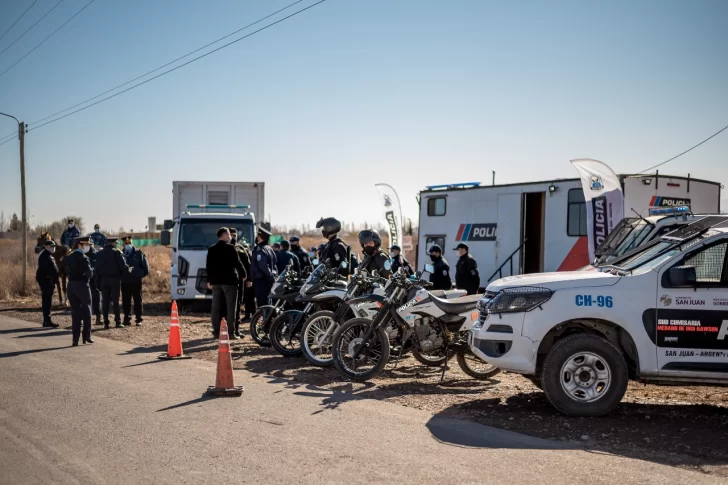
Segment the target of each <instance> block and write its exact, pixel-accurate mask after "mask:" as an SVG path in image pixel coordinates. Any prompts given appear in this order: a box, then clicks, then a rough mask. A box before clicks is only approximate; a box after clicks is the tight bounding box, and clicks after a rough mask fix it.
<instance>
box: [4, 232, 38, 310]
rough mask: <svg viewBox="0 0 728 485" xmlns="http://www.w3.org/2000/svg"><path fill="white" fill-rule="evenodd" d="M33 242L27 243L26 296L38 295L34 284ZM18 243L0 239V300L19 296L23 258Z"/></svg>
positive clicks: (34, 260) (20, 245)
mask: <svg viewBox="0 0 728 485" xmlns="http://www.w3.org/2000/svg"><path fill="white" fill-rule="evenodd" d="M34 248H35V240H33V241H32V242H29V243H28V288H27V289H26V295H27V294H35V293H40V292H39V290H38V287H37V286H38V285H36V283H35V270H36V268H37V267H38V258H37V256H36V255H35V254H34V252H33V249H34ZM21 249H22V244H21V242H20V241H14V240H10V239H0V300H8V299H10V298H14V297H17V296H23V295H21V290H22V283H23V265H22V262H23V256H22V254H21V252H22V251H21Z"/></svg>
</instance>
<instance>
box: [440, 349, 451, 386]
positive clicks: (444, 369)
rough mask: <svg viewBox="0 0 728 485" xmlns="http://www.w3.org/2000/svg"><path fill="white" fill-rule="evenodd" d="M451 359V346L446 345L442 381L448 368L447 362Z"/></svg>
mask: <svg viewBox="0 0 728 485" xmlns="http://www.w3.org/2000/svg"><path fill="white" fill-rule="evenodd" d="M449 361H450V348H449V347H445V362H443V363H442V375H440V382H442V381H444V380H445V372H446V371H447V369H448V366H447V363H448V362H449Z"/></svg>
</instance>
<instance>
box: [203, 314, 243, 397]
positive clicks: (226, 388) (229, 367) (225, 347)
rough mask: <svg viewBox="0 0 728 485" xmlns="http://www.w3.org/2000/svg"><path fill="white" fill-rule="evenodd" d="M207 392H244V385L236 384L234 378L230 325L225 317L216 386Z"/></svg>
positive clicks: (221, 334) (218, 355) (220, 394)
mask: <svg viewBox="0 0 728 485" xmlns="http://www.w3.org/2000/svg"><path fill="white" fill-rule="evenodd" d="M207 393H208V394H213V395H215V396H240V395H241V394H242V393H243V386H236V385H235V381H234V380H233V359H232V357H231V356H230V339H229V338H228V326H227V321H225V319H224V318H223V319H222V321H221V322H220V346H219V347H218V349H217V377H216V378H215V387H208V388H207Z"/></svg>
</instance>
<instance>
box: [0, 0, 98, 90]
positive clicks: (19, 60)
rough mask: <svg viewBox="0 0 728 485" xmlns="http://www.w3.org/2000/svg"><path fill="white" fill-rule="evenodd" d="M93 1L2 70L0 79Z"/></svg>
mask: <svg viewBox="0 0 728 485" xmlns="http://www.w3.org/2000/svg"><path fill="white" fill-rule="evenodd" d="M94 1H95V0H91V1H90V2H88V3H87V4H86V5H85V6H84V7H83V8H82V9H81V10H79V11H78V12H76V13H75V14H73V17H71V18H70V19H68V20H66V21H65V22H63V25H61V26H60V27H58V28H57V29H56V30H54V31H53V32H52V33H51V35H49V36H48V37H46V38H45V39H43V40H42V41H41V42H40V44H38V45H37V46H35V47H33V48H32V49H31V50H30V51H28V53H27V54H25V55H24V56H23V57H21V58H20V59H18V60H17V61H15V64H13V65H12V66H10V67H8V68H7V69H5V70H4V71H3V72H1V73H0V77H3V76H4V75H5V74H6V73H7V72H8V71H9V70H11V69H12V68H14V67H15V66H17V65H18V64H20V62H21V61H22V60H23V59H25V58H26V57H28V56H29V55H31V54H32V53H33V51H35V50H36V49H37V48H38V47H40V46H42V45H43V44H45V42H46V41H47V40H48V39H50V38H51V37H53V36H54V35H55V34H56V32H58V31H59V30H61V29H62V28H63V27H65V26H66V24H67V23H69V22H70V21H71V20H73V19H75V18H76V16H77V15H78V14H80V13H81V12H83V11H84V10H86V7H88V6H89V5H91V4H92V3H94Z"/></svg>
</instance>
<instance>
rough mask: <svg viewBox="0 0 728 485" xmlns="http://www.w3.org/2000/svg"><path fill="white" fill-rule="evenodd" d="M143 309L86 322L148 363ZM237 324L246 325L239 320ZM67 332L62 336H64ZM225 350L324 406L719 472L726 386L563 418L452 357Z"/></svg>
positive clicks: (723, 465) (7, 311)
mask: <svg viewBox="0 0 728 485" xmlns="http://www.w3.org/2000/svg"><path fill="white" fill-rule="evenodd" d="M161 299H162V297H161V296H160V298H159V299H158V300H161ZM148 300H154V298H148ZM37 305H38V302H34V301H28V300H26V301H23V300H18V301H13V302H0V314H1V315H6V316H10V317H14V318H19V319H23V320H27V321H30V322H34V323H38V324H40V322H41V320H42V319H41V313H40V309H39V308H38V307H37ZM145 315H146V316H145V321H144V325H143V326H142V327H130V328H123V329H116V328H113V327H112V328H111V329H109V330H104V329H103V327H96V326H94V328H93V331H94V333H95V335H96V336H99V337H105V338H110V339H114V340H120V341H124V342H128V343H131V344H132V345H134V346H136V348H135V349H133V350H131V351H130V352H134V353H148V354H149V355H150V362H151V361H153V360H156V354H158V353H163V352H164V351H165V350H166V343H167V334H168V326H169V304H168V303H161V302H152V303H146V304H145ZM53 319H54V321H55V322H56V323H59V324H61V327H62V328H63V329H69V328H70V324H71V319H70V313H68V311H67V310H66V309H65V308H61V307H58V308H55V309H54V315H53ZM180 322H181V328H182V336H183V340H184V344H183V346H184V351H185V353H187V354H190V355H192V356H194V357H195V358H199V359H204V360H210V361H214V360H215V359H216V358H217V342H216V341H215V340H213V339H212V335H211V333H210V323H209V315H208V314H206V313H192V312H190V311H181V312H180ZM243 330H246V331H247V325H244V326H243ZM65 331H67V330H61V329H58V330H49V332H65ZM68 338H69V343H70V340H71V337H70V335H69V337H68ZM232 351H233V359H234V361H233V365H234V367H235V368H239V369H247V370H249V371H251V372H252V373H253V374H254V376H255V378H259V379H266V380H268V381H270V382H271V383H282V384H285V385H286V386H287V387H290V388H295V389H298V390H299V391H300V392H303V393H305V394H306V395H310V396H321V398H322V403H323V404H322V405H323V406H324V407H326V408H336V407H337V406H339V405H341V404H342V403H344V402H346V401H348V400H352V399H379V400H386V401H390V402H393V403H397V404H399V405H402V406H408V407H414V408H417V409H421V410H425V411H428V412H431V413H433V414H437V415H447V416H452V417H459V418H464V419H468V420H471V421H475V422H478V423H482V424H485V425H489V426H494V427H498V428H502V429H508V430H512V431H518V432H521V433H525V434H529V435H533V436H538V437H542V438H548V439H552V440H557V441H561V442H564V443H565V444H566V445H568V446H574V447H578V448H582V449H588V450H591V451H594V452H607V453H613V454H617V455H622V456H628V457H632V458H637V459H642V460H648V461H652V462H657V463H662V464H667V465H672V466H678V467H682V468H689V469H694V470H697V471H700V472H703V473H706V474H711V475H717V476H722V477H726V478H728V388H720V387H660V386H654V385H643V384H639V383H634V382H633V383H630V386H629V389H628V391H627V394H626V396H625V398H624V400H623V402H622V404H621V405H620V406H619V407H618V408H617V409H616V410H615V411H614V412H612V413H611V414H609V415H608V416H605V417H602V418H567V417H564V416H562V415H560V414H558V413H557V412H555V411H554V409H553V408H552V407H551V406H550V405H549V403H548V402H547V401H546V398H545V396H544V394H543V393H542V392H541V391H540V390H539V389H537V388H536V387H534V386H533V385H532V384H531V383H530V382H529V381H528V380H526V379H525V378H523V377H521V376H519V375H517V374H511V373H505V372H504V373H501V374H499V375H497V376H495V378H494V379H493V380H492V381H488V382H480V381H476V380H472V379H470V378H469V377H467V376H466V375H464V374H463V373H462V372H461V371H460V370H459V368H458V366H457V363H456V362H455V360H454V359H453V361H451V366H450V370H448V371H447V373H446V375H445V379H444V381H442V382H441V381H440V375H441V370H440V369H433V368H428V367H424V366H422V365H420V364H419V363H417V362H416V361H415V360H414V359H412V358H406V359H403V361H402V362H400V363H399V364H398V366H397V368H396V369H393V368H392V367H393V366H392V365H391V364H390V366H388V368H387V370H386V371H385V372H384V374H383V375H382V376H381V377H380V378H378V379H376V380H374V381H373V382H370V383H366V384H358V383H351V382H348V381H344V380H342V378H341V377H340V375H339V374H338V373H337V372H336V371H335V370H333V369H321V368H316V367H312V366H309V365H307V363H306V361H305V360H304V359H303V357H300V358H284V357H281V356H279V355H278V354H276V352H275V351H274V350H273V349H270V348H261V347H259V346H258V345H257V344H255V342H253V341H252V340H251V339H250V337H247V338H245V339H244V340H241V341H237V342H234V343H233V345H232ZM0 357H2V355H0ZM243 384H244V383H243ZM324 389H327V390H333V391H334V394H333V396H332V395H331V394H330V393H329V392H322V391H323V390H324Z"/></svg>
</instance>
